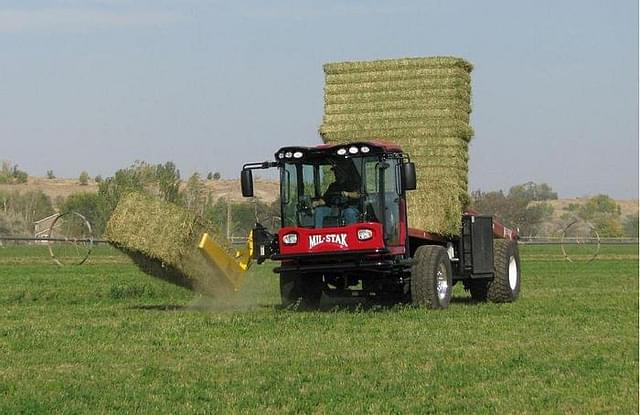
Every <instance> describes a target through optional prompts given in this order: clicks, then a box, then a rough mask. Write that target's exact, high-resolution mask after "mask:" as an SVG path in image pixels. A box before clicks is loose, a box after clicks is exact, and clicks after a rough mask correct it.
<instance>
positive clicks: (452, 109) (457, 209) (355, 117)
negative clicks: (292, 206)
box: [320, 57, 473, 235]
mask: <svg viewBox="0 0 640 415" xmlns="http://www.w3.org/2000/svg"><path fill="white" fill-rule="evenodd" d="M472 68H473V67H472V65H471V64H470V63H468V62H466V61H465V60H463V59H459V58H452V57H429V58H405V59H390V60H378V61H368V62H341V63H330V64H326V65H324V71H325V82H326V84H325V89H324V91H325V106H324V109H325V113H324V118H323V123H322V126H321V127H320V135H321V136H322V138H323V140H324V142H325V143H328V144H335V143H344V142H355V141H366V140H384V141H390V142H394V143H397V144H399V145H400V146H402V148H403V149H404V151H405V152H406V153H408V154H409V156H410V157H411V160H412V161H413V162H415V164H416V170H417V178H418V189H417V190H415V191H411V192H408V195H407V199H408V209H409V226H410V227H413V228H419V229H423V230H426V231H428V232H433V233H439V234H444V235H458V234H459V233H460V217H461V215H462V212H463V210H464V208H465V207H466V204H467V203H468V200H469V196H468V191H467V184H468V182H467V177H468V160H469V156H468V154H469V152H468V146H469V141H470V140H471V137H472V136H473V130H472V129H471V127H470V126H469V118H470V113H471V76H470V73H471V70H472Z"/></svg>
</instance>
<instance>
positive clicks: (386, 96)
mask: <svg viewBox="0 0 640 415" xmlns="http://www.w3.org/2000/svg"><path fill="white" fill-rule="evenodd" d="M421 99H423V100H438V99H461V100H463V101H466V102H468V101H469V100H470V99H471V90H460V89H457V88H438V89H422V88H415V89H409V90H395V89H391V90H386V91H375V92H359V93H353V92H349V93H346V92H343V91H337V92H333V93H331V94H326V93H325V96H324V102H325V105H329V104H355V103H362V102H382V101H408V100H421Z"/></svg>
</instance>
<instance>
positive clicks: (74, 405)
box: [0, 246, 638, 414]
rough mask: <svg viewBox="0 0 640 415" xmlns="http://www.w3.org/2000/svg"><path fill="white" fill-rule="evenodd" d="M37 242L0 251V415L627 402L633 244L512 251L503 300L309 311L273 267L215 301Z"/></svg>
mask: <svg viewBox="0 0 640 415" xmlns="http://www.w3.org/2000/svg"><path fill="white" fill-rule="evenodd" d="M40 248H41V247H36V248H29V247H17V248H15V247H5V248H2V247H0V310H2V311H1V312H0V413H108V412H110V413H261V414H262V413H267V414H269V413H277V414H280V413H328V414H333V413H469V412H471V413H488V414H489V413H576V414H583V413H612V414H620V413H637V412H638V256H637V254H638V249H637V247H634V246H632V247H607V249H606V251H607V253H608V255H603V256H602V258H600V259H599V260H597V261H595V262H592V263H590V264H587V263H576V264H568V263H565V262H562V261H561V259H562V258H561V255H559V254H558V252H557V251H559V248H558V247H557V246H556V247H530V246H525V247H522V267H523V273H524V277H523V282H522V297H521V299H520V300H519V301H518V302H516V303H514V304H503V305H496V304H472V303H470V302H469V300H468V295H467V294H466V293H464V291H463V290H462V289H461V288H460V287H456V298H455V300H454V301H453V302H452V304H451V305H450V308H449V309H448V310H446V311H428V310H424V309H416V308H413V307H408V306H404V307H392V308H383V307H372V308H370V307H357V306H355V307H354V306H350V307H337V308H333V307H328V308H327V309H326V310H324V311H320V312H299V311H292V310H283V309H281V308H279V307H278V306H277V304H278V302H279V298H278V292H277V291H278V290H277V279H276V277H275V275H273V274H272V273H271V272H270V267H268V266H262V267H258V266H255V267H254V268H253V270H252V271H251V274H250V276H249V278H248V282H247V286H246V288H245V289H244V290H243V291H242V292H241V293H240V294H239V295H238V297H237V298H234V299H227V300H225V301H216V302H214V301H211V300H205V299H203V298H201V297H199V296H197V295H194V294H193V293H191V292H189V291H186V290H184V289H181V288H178V287H175V286H172V285H169V284H167V283H164V282H162V281H159V280H155V279H152V278H150V277H148V276H146V275H144V274H141V273H140V272H139V271H138V270H137V269H136V268H135V267H134V266H133V265H132V264H131V263H130V262H129V261H128V259H127V258H125V257H124V256H121V255H120V254H118V253H117V252H116V251H114V250H111V249H110V248H108V247H101V248H99V249H98V250H97V252H96V255H95V256H92V258H91V261H90V262H89V264H87V265H83V266H75V267H74V266H70V267H64V268H62V267H57V266H55V265H52V264H50V262H48V261H50V260H47V258H46V255H48V253H47V252H45V251H42V252H37V251H39V250H40ZM43 252H44V253H43ZM611 255H613V256H611ZM616 255H621V257H617V256H616ZM41 257H42V259H40V258H41Z"/></svg>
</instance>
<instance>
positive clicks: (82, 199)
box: [60, 192, 108, 237]
mask: <svg viewBox="0 0 640 415" xmlns="http://www.w3.org/2000/svg"><path fill="white" fill-rule="evenodd" d="M60 211H61V212H62V213H66V212H77V213H80V214H81V215H82V216H84V217H85V218H86V219H87V221H88V222H89V223H90V224H91V228H92V230H93V235H94V236H95V237H101V236H102V234H103V233H104V230H105V227H106V223H107V218H108V215H107V209H106V205H105V201H104V199H103V198H102V197H100V195H98V194H97V193H85V192H81V193H73V194H71V195H69V196H68V197H67V198H66V200H65V201H64V203H63V204H62V206H61V207H60Z"/></svg>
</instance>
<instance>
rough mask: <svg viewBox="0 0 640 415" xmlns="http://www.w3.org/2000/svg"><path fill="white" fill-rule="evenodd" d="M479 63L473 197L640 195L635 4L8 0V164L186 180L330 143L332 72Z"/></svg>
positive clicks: (2, 110)
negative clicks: (176, 174)
mask: <svg viewBox="0 0 640 415" xmlns="http://www.w3.org/2000/svg"><path fill="white" fill-rule="evenodd" d="M435 55H447V56H459V57H463V58H465V59H467V60H469V61H471V62H472V63H473V64H474V71H473V73H472V88H473V98H472V105H473V113H472V120H471V124H472V126H473V128H474V130H475V137H474V138H473V141H472V145H471V148H470V189H471V190H477V189H482V190H485V191H488V190H498V189H504V190H508V189H509V188H510V187H511V186H513V185H515V184H519V183H525V182H529V181H534V182H538V183H539V182H547V183H549V184H550V185H551V186H552V187H553V189H554V190H555V191H557V192H558V193H559V194H560V196H561V197H581V196H587V195H595V194H599V193H605V194H609V195H611V196H612V197H615V198H621V199H631V198H638V111H639V109H638V2H637V0H615V1H611V0H609V1H607V0H598V1H592V0H518V1H513V0H511V1H509V0H504V1H498V0H488V1H473V0H468V1H461V0H441V1H440V0H424V1H419V0H415V1H411V0H406V1H404V0H397V1H367V0H361V1H355V0H345V1H334V0H322V1H321V0H317V1H312V0H288V1H286V0H274V1H259V0H251V1H243V0H237V1H215V0H212V1H205V0H179V1H178V0H173V1H171V0H136V1H134V0H82V1H81V0H57V1H56V0H49V1H29V0H21V1H17V0H16V1H11V0H0V160H9V161H12V162H14V163H17V164H18V165H19V168H20V169H22V170H26V171H27V172H28V173H29V174H31V175H42V176H43V175H45V172H46V171H47V170H53V172H54V173H55V174H56V175H57V176H62V177H78V175H79V174H80V172H81V171H83V170H86V171H87V172H89V174H90V175H91V176H95V175H98V174H100V175H102V176H103V177H106V176H110V175H112V174H113V173H114V172H115V170H117V169H119V168H123V167H127V166H129V165H130V164H132V163H133V162H134V161H136V160H144V161H147V162H150V163H162V162H165V161H168V160H171V161H174V162H175V163H176V165H177V166H178V168H179V169H180V170H181V173H182V176H183V177H188V176H189V175H190V174H192V173H193V172H196V171H197V172H200V173H201V174H206V173H207V172H209V171H213V172H215V171H219V172H220V173H222V176H223V177H225V178H235V177H237V176H238V175H239V171H240V169H241V167H242V164H243V163H245V162H250V161H264V160H268V159H271V158H272V157H273V153H274V152H275V151H276V150H277V149H278V148H279V147H281V146H285V145H314V144H319V143H321V139H320V137H319V135H318V127H319V125H320V123H321V120H322V113H323V84H324V74H323V71H322V65H323V64H324V63H327V62H336V61H349V60H368V59H384V58H399V57H406V56H435Z"/></svg>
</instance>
